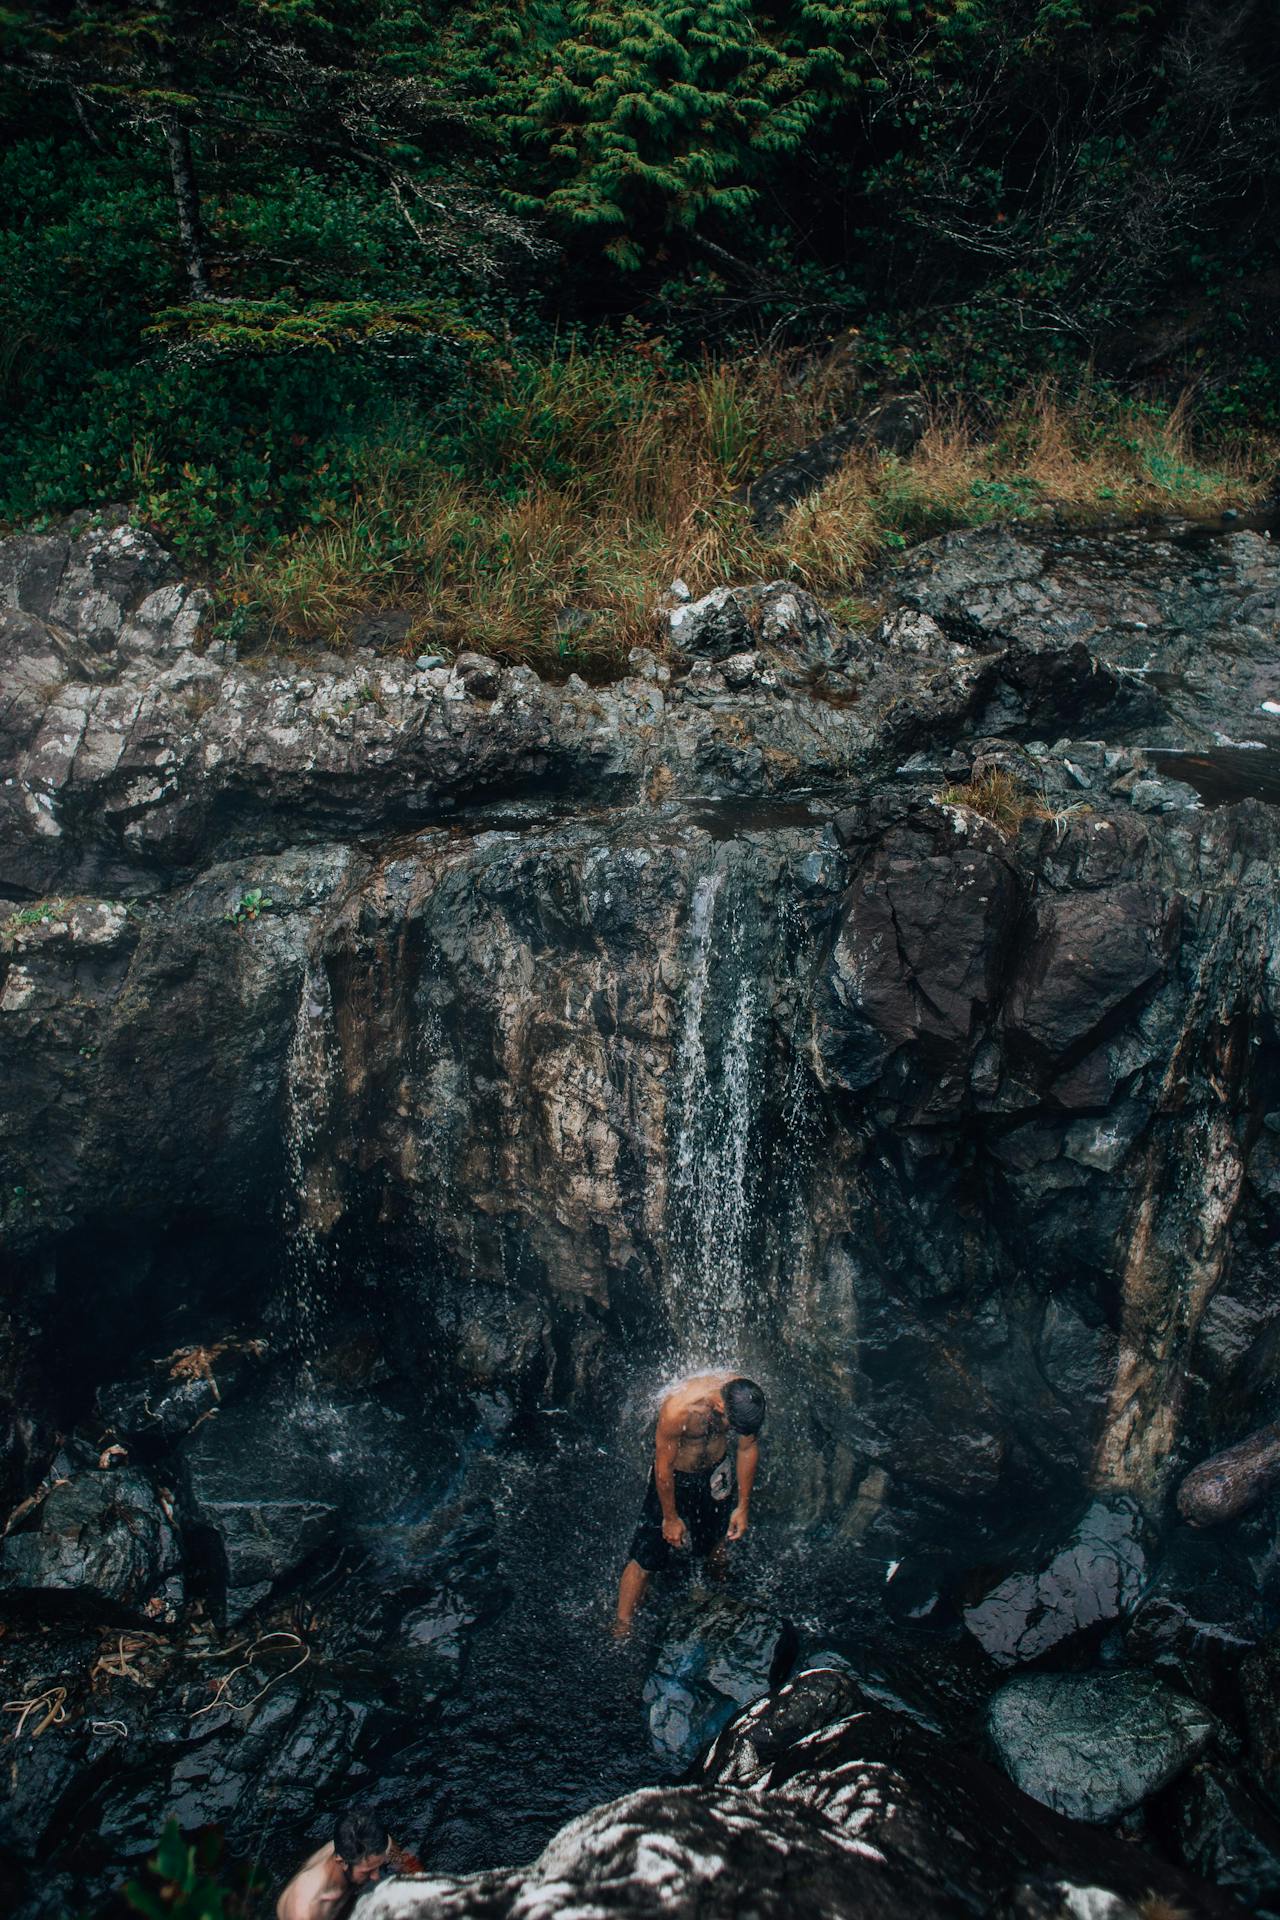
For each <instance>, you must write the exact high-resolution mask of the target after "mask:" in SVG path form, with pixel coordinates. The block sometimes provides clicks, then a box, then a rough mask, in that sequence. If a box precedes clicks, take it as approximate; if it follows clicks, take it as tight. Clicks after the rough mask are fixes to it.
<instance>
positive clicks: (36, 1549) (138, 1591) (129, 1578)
mask: <svg viewBox="0 0 1280 1920" xmlns="http://www.w3.org/2000/svg"><path fill="white" fill-rule="evenodd" d="M0 1592H4V1593H8V1594H10V1595H17V1594H22V1595H30V1596H32V1598H35V1597H37V1596H38V1597H39V1599H40V1601H41V1602H42V1604H43V1605H45V1606H56V1605H58V1604H65V1605H74V1606H75V1607H77V1608H86V1609H88V1610H89V1611H90V1612H93V1613H95V1614H98V1615H105V1617H107V1618H108V1619H110V1618H118V1617H126V1618H127V1617H130V1616H132V1617H137V1618H145V1619H147V1620H172V1619H173V1618H174V1617H175V1615H176V1613H177V1610H178V1609H179V1608H180V1607H181V1605H182V1603H183V1597H184V1595H183V1578H182V1555H181V1549H180V1546H179V1541H178V1534H177V1529H176V1527H175V1525H174V1520H173V1514H172V1510H171V1509H170V1507H169V1504H168V1500H167V1497H166V1496H164V1495H163V1494H161V1493H160V1492H159V1491H158V1490H157V1489H156V1487H155V1486H154V1484H153V1483H152V1481H151V1480H150V1479H149V1478H148V1476H147V1475H146V1474H145V1473H143V1472H142V1471H141V1470H140V1469H139V1468H137V1467H116V1468H114V1469H113V1468H97V1467H85V1468H81V1469H79V1470H77V1471H73V1472H72V1474H71V1477H70V1478H69V1479H65V1480H55V1482H54V1484H53V1486H52V1487H51V1489H50V1491H49V1493H48V1494H47V1495H46V1496H45V1498H44V1499H43V1500H41V1501H40V1502H39V1504H38V1505H37V1506H36V1507H35V1508H34V1510H33V1511H32V1513H31V1515H30V1518H29V1521H28V1522H27V1523H26V1524H24V1525H21V1526H20V1527H19V1529H18V1530H17V1531H16V1532H14V1533H11V1534H9V1535H8V1536H7V1537H6V1539H5V1540H4V1542H3V1546H2V1547H0Z"/></svg>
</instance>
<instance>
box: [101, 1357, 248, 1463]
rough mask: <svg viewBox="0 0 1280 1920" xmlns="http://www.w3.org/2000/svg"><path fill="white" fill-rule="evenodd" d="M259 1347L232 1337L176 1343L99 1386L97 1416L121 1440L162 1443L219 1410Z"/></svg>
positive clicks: (245, 1373) (241, 1380)
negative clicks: (133, 1371)
mask: <svg viewBox="0 0 1280 1920" xmlns="http://www.w3.org/2000/svg"><path fill="white" fill-rule="evenodd" d="M261 1351H262V1342H261V1341H248V1342H245V1341H238V1340H234V1339H228V1340H220V1341H215V1342H214V1343H213V1344H212V1345H210V1346H203V1347H202V1346H191V1347H183V1348H180V1349H179V1350H178V1351H177V1352H174V1353H171V1354H168V1355H167V1356H166V1357H165V1358H164V1359H163V1360H155V1361H153V1362H152V1363H151V1365H150V1367H148V1368H147V1370H146V1371H145V1372H143V1373H140V1374H138V1375H135V1377H134V1378H132V1379H130V1380H122V1381H113V1382H112V1383H111V1384H110V1385H106V1386H102V1387H99V1389H98V1392H97V1396H96V1405H97V1411H98V1415H99V1418H100V1419H101V1420H102V1422H103V1424H104V1426H105V1427H106V1428H107V1429H108V1431H110V1432H111V1433H114V1434H116V1435H118V1436H119V1437H120V1438H122V1439H124V1440H127V1441H129V1442H132V1443H138V1442H141V1443H142V1445H143V1446H144V1447H145V1446H148V1445H152V1446H154V1447H163V1446H166V1445H168V1444H170V1443H172V1442H173V1441H175V1440H180V1439H181V1438H182V1436H183V1435H184V1434H187V1433H190V1432H191V1430H192V1429H193V1428H194V1427H196V1426H198V1425H199V1424H200V1423H201V1421H203V1420H205V1419H207V1418H209V1417H210V1416H212V1415H213V1414H214V1413H215V1412H221V1411H222V1410H224V1409H225V1408H226V1406H227V1405H228V1403H229V1402H230V1401H231V1400H233V1399H234V1398H235V1397H236V1395H237V1393H238V1391H239V1389H240V1388H241V1387H242V1386H243V1385H244V1384H245V1381H246V1379H247V1377H248V1375H249V1373H250V1371H251V1368H252V1366H253V1363H254V1361H255V1359H257V1358H258V1357H259V1356H260V1354H261Z"/></svg>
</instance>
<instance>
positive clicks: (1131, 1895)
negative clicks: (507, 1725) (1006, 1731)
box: [357, 1665, 1239, 1920]
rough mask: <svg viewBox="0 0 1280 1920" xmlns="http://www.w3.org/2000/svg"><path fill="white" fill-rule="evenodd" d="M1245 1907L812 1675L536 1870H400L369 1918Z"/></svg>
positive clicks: (620, 1803)
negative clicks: (676, 1782) (668, 1782)
mask: <svg viewBox="0 0 1280 1920" xmlns="http://www.w3.org/2000/svg"><path fill="white" fill-rule="evenodd" d="M1156 1901H1160V1902H1162V1903H1167V1905H1166V1909H1165V1910H1168V1911H1178V1912H1183V1911H1185V1912H1187V1913H1195V1914H1197V1915H1199V1916H1203V1920H1214V1917H1216V1916H1222V1920H1226V1916H1228V1915H1230V1914H1233V1913H1238V1911H1239V1910H1238V1909H1237V1908H1235V1907H1234V1905H1233V1903H1232V1902H1230V1901H1229V1900H1226V1899H1224V1898H1223V1897H1221V1896H1220V1895H1218V1894H1216V1893H1215V1892H1214V1891H1213V1890H1212V1889H1211V1888H1209V1887H1206V1886H1204V1885H1202V1884H1201V1883H1199V1882H1197V1881H1194V1880H1192V1879H1191V1878H1190V1876H1188V1875H1186V1874H1184V1873H1181V1872H1179V1871H1178V1870H1177V1869H1176V1868H1172V1867H1169V1866H1168V1865H1166V1864H1165V1863H1163V1862H1161V1861H1159V1860H1157V1859H1155V1858H1153V1857H1151V1856H1149V1855H1145V1854H1143V1853H1141V1852H1139V1851H1138V1850H1137V1849H1136V1848H1132V1847H1126V1846H1124V1845H1123V1844H1122V1843H1120V1842H1118V1841H1115V1840H1113V1839H1111V1838H1110V1837H1109V1836H1106V1835H1103V1834H1097V1833H1095V1832H1093V1831H1091V1830H1089V1829H1086V1828H1082V1827H1080V1826H1077V1825H1073V1824H1072V1823H1071V1822H1069V1821H1066V1820H1063V1819H1061V1818H1059V1817H1058V1816H1057V1815H1055V1814H1053V1813H1051V1812H1049V1811H1048V1810H1047V1809H1046V1808H1044V1807H1042V1806H1038V1805H1037V1804H1036V1803H1035V1802H1034V1801H1032V1800H1029V1799H1027V1798H1026V1797H1025V1796H1024V1795H1022V1794H1020V1793H1018V1792H1017V1791H1016V1789H1014V1788H1012V1787H1010V1785H1009V1783H1008V1781H1007V1780H1005V1779H1003V1778H1002V1777H1001V1776H1000V1775H999V1774H998V1773H996V1772H995V1771H994V1770H993V1769H992V1768H990V1767H988V1766H986V1765H984V1764H983V1762H981V1761H979V1760H974V1759H972V1758H971V1757H970V1756H967V1755H964V1754H962V1753H958V1752H956V1751H955V1750H954V1749H953V1748H952V1747H951V1746H950V1744H949V1743H948V1742H946V1741H944V1740H940V1739H938V1738H936V1737H935V1736H933V1735H931V1734H929V1733H928V1732H926V1731H924V1730H923V1729H921V1728H919V1727H917V1726H914V1725H912V1724H911V1723H910V1722H909V1721H908V1720H906V1719H904V1718H902V1717H901V1716H899V1715H896V1714H894V1713H892V1712H887V1711H885V1710H884V1709H882V1708H876V1707H867V1706H866V1705H865V1703H864V1702H863V1701H862V1700H861V1697H860V1695H859V1693H858V1691H857V1687H856V1684H855V1682H854V1681H853V1680H852V1679H851V1677H850V1676H849V1675H847V1674H845V1673H843V1672H841V1671H840V1670H839V1669H838V1668H836V1667H834V1666H830V1665H828V1666H825V1667H822V1668H820V1669H816V1670H814V1669H808V1668H806V1670H805V1671H804V1672H803V1673H801V1674H800V1675H799V1676H798V1678H797V1679H796V1680H795V1681H794V1682H793V1683H792V1684H790V1685H788V1686H786V1687H784V1688H782V1689H781V1690H780V1691H778V1692H775V1693H773V1694H771V1695H770V1696H769V1697H768V1698H767V1699H764V1700H761V1701H759V1702H758V1703H757V1704H756V1705H755V1706H754V1707H751V1708H749V1709H748V1710H747V1711H746V1712H745V1713H741V1714H739V1715H738V1716H737V1718H736V1719H735V1720H734V1721H733V1722H732V1724H731V1725H730V1726H728V1727H726V1729H725V1731H724V1732H723V1733H722V1734H721V1735H720V1738H719V1739H718V1740H717V1741H716V1744H715V1746H714V1747H713V1748H712V1750H711V1752H710V1753H709V1754H708V1755H707V1756H706V1758H705V1760H704V1761H703V1762H702V1763H701V1765H700V1766H699V1767H698V1769H697V1770H696V1772H695V1774H694V1776H693V1778H692V1780H691V1783H690V1784H688V1785H685V1786H683V1787H679V1788H665V1789H650V1790H648V1791H645V1792H641V1793H633V1794H628V1795H626V1796H625V1797H624V1798H623V1799H620V1800H616V1801H614V1802H613V1803H612V1804H611V1805H609V1806H605V1807H600V1808H597V1809H596V1810H595V1811H594V1812H591V1813H588V1814H585V1815H583V1816H581V1817H580V1818H579V1819H577V1820H574V1821H571V1822H570V1823H569V1824H568V1825H567V1826H566V1827H564V1828H562V1829H561V1831H560V1832H559V1833H558V1834H557V1835H556V1837H555V1839H554V1840H552V1842H551V1843H550V1845H549V1846H548V1847H547V1848H546V1849H545V1851H544V1852H543V1854H542V1855H541V1857H540V1858H539V1859H538V1860H537V1861H535V1862H534V1863H533V1864H532V1865H531V1866H529V1867H523V1868H514V1869H510V1870H506V1871H501V1870H500V1871H497V1872H489V1873H481V1874H471V1875H468V1876H466V1877H465V1878H463V1879H453V1878H450V1877H447V1876H444V1875H441V1874H432V1875H430V1876H425V1875H424V1876H420V1877H417V1878H414V1877H410V1876H405V1877H401V1878H397V1879H394V1880H390V1881H386V1882H384V1883H383V1884H382V1885H381V1886H379V1887H378V1888H376V1889H374V1890H373V1891H372V1892H371V1893H369V1894H367V1895H366V1896H365V1897H364V1898H363V1899H362V1901H361V1903H360V1906H359V1908H358V1910H357V1912H358V1917H359V1920H464V1916H465V1920H515V1916H517V1915H522V1914H523V1915H529V1914H539V1913H545V1914H551V1913H565V1912H572V1913H575V1914H578V1915H581V1916H582V1920H596V1916H599V1917H600V1920H608V1917H609V1916H614V1915H617V1916H619V1917H620V1920H623V1917H627V1920H629V1917H630V1916H653V1920H658V1916H664V1917H665V1920H672V1917H674V1920H735V1917H736V1916H741V1915H747V1914H750V1915H754V1916H759V1917H760V1920H843V1917H844V1916H849V1920H853V1916H857V1917H858V1920H942V1916H944V1915H945V1916H949V1917H950V1920H957V1917H961V1920H962V1917H963V1916H966V1915H972V1916H973V1917H974V1920H979V1916H981V1920H989V1917H990V1916H993V1915H1001V1916H1003V1915H1009V1916H1013V1915H1018V1916H1021V1917H1022V1920H1136V1915H1137V1913H1138V1912H1139V1910H1140V1909H1141V1911H1143V1912H1145V1913H1148V1914H1152V1913H1154V1912H1155V1911H1157V1907H1156V1905H1155V1902H1156Z"/></svg>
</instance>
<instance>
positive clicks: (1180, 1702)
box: [987, 1668, 1216, 1822]
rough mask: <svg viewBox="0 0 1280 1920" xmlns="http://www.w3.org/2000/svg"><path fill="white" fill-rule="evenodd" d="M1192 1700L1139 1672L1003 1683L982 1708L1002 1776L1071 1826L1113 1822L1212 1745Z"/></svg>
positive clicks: (1205, 1716)
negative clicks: (1081, 1822) (1064, 1817)
mask: <svg viewBox="0 0 1280 1920" xmlns="http://www.w3.org/2000/svg"><path fill="white" fill-rule="evenodd" d="M1215 1724H1216V1723H1215V1721H1214V1718H1213V1715H1212V1714H1210V1713H1208V1712H1206V1710H1205V1709H1204V1708H1203V1707H1201V1706H1200V1705H1199V1704H1198V1703H1197V1702H1196V1701H1194V1700H1188V1699H1187V1698H1186V1697H1185V1695H1183V1694H1178V1693H1174V1692H1173V1691H1172V1689H1171V1688H1169V1687H1167V1686H1165V1685H1164V1683H1163V1682H1162V1681H1160V1680H1158V1679H1156V1677H1155V1675H1154V1674H1151V1673H1146V1672H1144V1671H1142V1670H1141V1669H1139V1668H1133V1669H1126V1670H1121V1671H1114V1672H1101V1673H1039V1674H1030V1675H1028V1676H1026V1677H1025V1678H1023V1679H1019V1680H1011V1681H1010V1682H1009V1683H1008V1684H1007V1685H1006V1686H1003V1687H1001V1689H1000V1691H999V1692H998V1693H997V1694H995V1695H994V1696H993V1698H992V1700H991V1702H990V1705H989V1706H988V1708H987V1732H988V1733H989V1735H990V1737H991V1742H992V1745H993V1747H994V1749H995V1752H996V1754H997V1756H998V1758H999V1760H1000V1764H1001V1765H1002V1766H1003V1767H1004V1768H1005V1770H1006V1772H1007V1773H1008V1774H1009V1777H1010V1778H1011V1779H1012V1780H1013V1781H1015V1782H1016V1784H1017V1785H1018V1786H1019V1787H1021V1788H1022V1790H1023V1792H1024V1793H1029V1794H1030V1795H1031V1796H1032V1798H1033V1799H1035V1800H1041V1801H1043V1802H1044V1804H1045V1806H1047V1807H1053V1808H1055V1809H1056V1810H1057V1811H1058V1812H1059V1813H1065V1814H1068V1815H1070V1817H1071V1818H1072V1819H1073V1820H1088V1821H1093V1822H1100V1821H1105V1820H1114V1819H1115V1818H1116V1816H1117V1815H1118V1814H1122V1813H1126V1812H1127V1811H1128V1810H1129V1809H1130V1808H1131V1807H1136V1806H1140V1805H1141V1804H1142V1802H1143V1801H1144V1800H1147V1799H1149V1798H1150V1796H1151V1795H1152V1794H1153V1793H1156V1792H1158V1791H1159V1789H1160V1788H1161V1787H1163V1786H1167V1785H1168V1783H1169V1781H1171V1780H1174V1779H1176V1778H1177V1776H1178V1774H1180V1773H1181V1772H1182V1771H1183V1770H1184V1769H1185V1768H1186V1767H1188V1766H1189V1765H1190V1764H1191V1762H1192V1760H1194V1759H1195V1757H1196V1755H1197V1754H1198V1753H1200V1752H1202V1751H1203V1749H1204V1748H1205V1747H1206V1746H1207V1745H1208V1743H1209V1741H1210V1740H1211V1739H1212V1738H1213V1734H1214V1729H1215Z"/></svg>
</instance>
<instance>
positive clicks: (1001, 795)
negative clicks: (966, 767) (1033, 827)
mask: <svg viewBox="0 0 1280 1920" xmlns="http://www.w3.org/2000/svg"><path fill="white" fill-rule="evenodd" d="M938 799H939V800H940V801H941V802H942V804H943V806H952V807H967V808H968V809H969V811H970V813H979V814H981V815H982V818H983V819H984V820H989V821H990V822H991V824H992V826H994V827H998V828H999V829H1000V831H1001V832H1002V833H1016V832H1017V830H1018V828H1019V827H1020V826H1021V825H1022V823H1023V821H1024V820H1046V819H1048V818H1049V809H1048V807H1046V806H1045V804H1044V801H1043V800H1042V799H1041V798H1040V796H1039V794H1037V793H1033V792H1032V791H1031V789H1030V788H1029V787H1027V786H1025V785H1024V784H1023V782H1022V781H1021V780H1019V779H1018V778H1017V777H1016V775H1014V774H1012V773H1009V772H1008V771H1007V770H1006V769H1005V768H1004V767H986V768H980V769H975V770H974V773H973V776H972V778H971V779H970V780H968V781H967V782H966V783H965V784H964V785H963V786H950V787H943V788H942V789H941V791H940V792H939V794H938Z"/></svg>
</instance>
